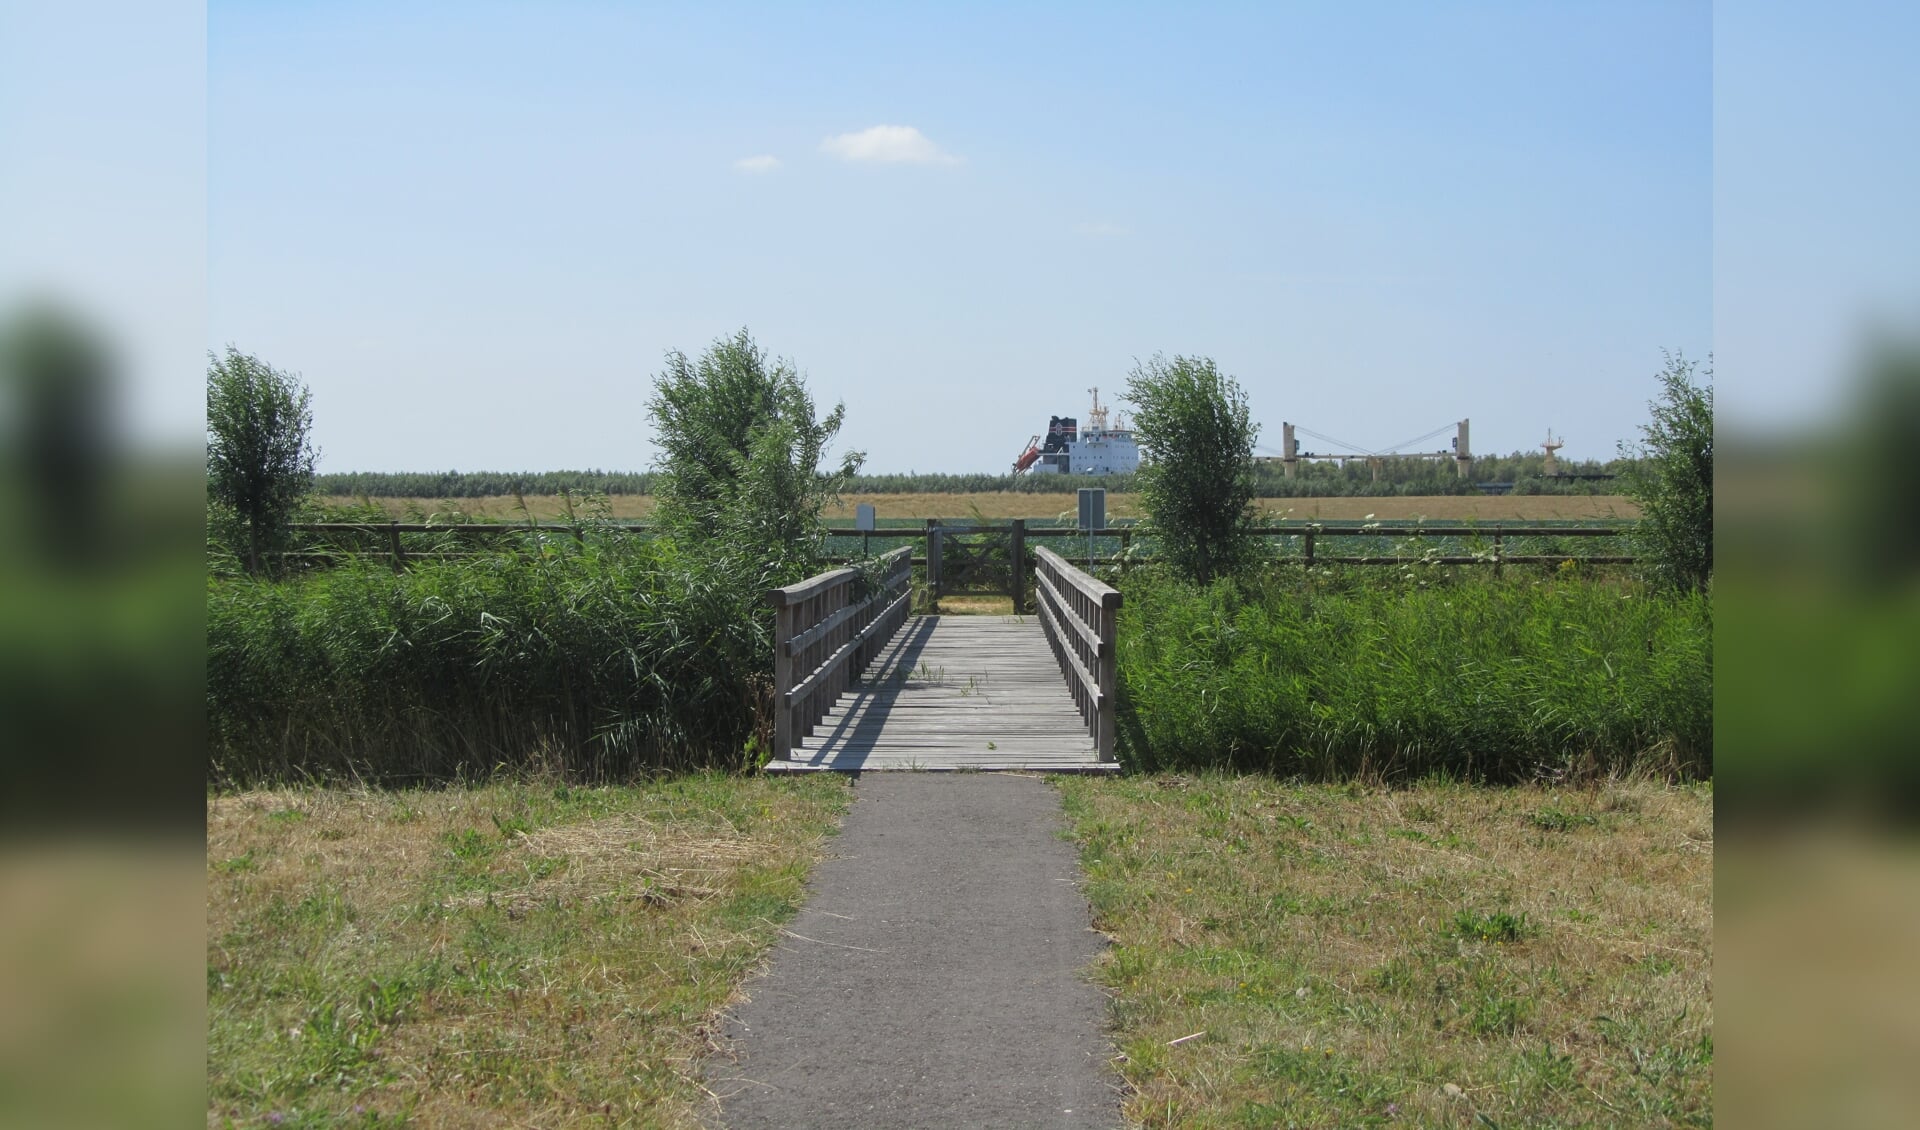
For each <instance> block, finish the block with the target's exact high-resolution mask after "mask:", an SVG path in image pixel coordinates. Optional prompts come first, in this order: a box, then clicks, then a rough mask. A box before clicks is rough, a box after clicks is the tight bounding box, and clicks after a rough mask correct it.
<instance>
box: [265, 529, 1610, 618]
mask: <svg viewBox="0 0 1920 1130" xmlns="http://www.w3.org/2000/svg"><path fill="white" fill-rule="evenodd" d="M600 528H612V529H617V530H620V531H622V532H624V533H630V534H634V535H636V536H638V535H645V534H648V533H651V532H652V529H653V528H652V527H651V526H648V525H643V524H626V523H616V524H613V525H612V526H610V527H604V526H603V527H600ZM292 529H293V530H294V531H295V532H297V533H305V534H310V535H324V536H331V537H339V536H342V535H350V536H354V537H357V538H358V539H360V540H359V543H358V544H355V545H335V546H330V547H327V548H323V549H314V548H309V549H304V550H296V551H292V552H289V553H287V554H285V555H284V556H285V557H287V558H289V559H296V560H299V559H305V560H326V559H331V558H334V557H340V556H381V557H388V558H390V559H391V560H392V562H393V565H394V568H395V569H396V570H398V569H402V568H405V567H406V561H407V558H408V557H409V556H446V557H455V556H461V555H463V554H466V553H476V552H481V550H480V549H478V548H475V549H449V548H445V547H433V548H422V547H418V546H417V545H416V546H415V547H412V548H410V547H409V546H408V545H407V543H406V541H405V540H403V537H402V535H407V536H408V537H412V538H418V537H419V536H421V535H429V534H431V535H446V536H451V537H452V538H453V539H455V540H456V541H459V540H466V539H472V540H474V541H485V540H488V539H492V538H502V537H509V536H513V535H528V534H532V535H535V536H565V537H570V538H574V539H580V538H583V537H584V536H585V529H586V527H583V526H580V525H577V524H574V523H568V522H521V523H516V524H509V523H505V522H499V523H493V522H463V523H455V524H451V525H435V524H432V523H425V522H305V523H296V524H295V525H293V526H292ZM1631 532H1632V527H1631V526H1618V525H1616V526H1518V525H1497V526H1387V525H1381V524H1378V523H1367V524H1357V523H1311V522H1307V523H1295V524H1293V525H1286V526H1259V527H1255V528H1254V529H1253V531H1252V533H1253V534H1254V536H1256V537H1261V538H1295V539H1298V541H1299V551H1298V552H1297V553H1294V554H1289V555H1285V556H1279V555H1276V556H1274V557H1272V558H1270V560H1273V561H1275V562H1277V563H1284V564H1301V565H1306V566H1308V567H1312V566H1316V565H1395V564H1404V563H1406V562H1407V561H1409V560H1417V561H1422V562H1424V563H1429V564H1435V565H1491V566H1493V567H1494V568H1495V570H1496V571H1497V570H1498V569H1499V567H1500V566H1502V565H1551V564H1558V563H1559V562H1562V561H1568V560H1574V561H1581V562H1585V563H1587V564H1592V565H1631V564H1633V563H1634V562H1635V560H1636V558H1634V557H1633V556H1632V555H1629V554H1572V553H1540V552H1521V553H1513V554H1510V553H1508V552H1507V546H1508V544H1509V542H1511V541H1514V540H1522V539H1526V540H1537V539H1562V538H1577V539H1592V538H1619V537H1623V536H1626V535H1628V534H1630V533H1631ZM977 536H991V537H1002V538H1005V539H1007V549H1008V557H1009V569H1010V572H1011V574H1012V576H1013V578H1014V583H1013V584H1012V586H1011V587H1013V588H1015V589H1016V590H1018V591H1021V592H1024V590H1025V587H1026V586H1025V583H1024V577H1023V574H1024V572H1025V570H1026V566H1027V560H1028V557H1029V553H1028V547H1029V546H1030V545H1033V544H1035V543H1037V542H1040V541H1044V540H1060V539H1074V540H1080V541H1087V540H1089V539H1091V540H1092V541H1093V542H1094V543H1106V544H1107V545H1108V546H1109V547H1111V546H1112V544H1113V543H1115V542H1118V544H1119V554H1118V556H1119V557H1120V558H1121V560H1122V561H1123V562H1141V561H1151V560H1153V558H1152V557H1150V556H1149V557H1140V558H1135V557H1133V555H1132V552H1131V550H1132V548H1133V542H1134V539H1135V538H1136V537H1139V538H1143V539H1151V538H1152V536H1153V531H1152V530H1151V529H1150V528H1148V527H1145V526H1106V527H1102V528H1100V529H1096V530H1082V529H1076V528H1074V527H1071V526H1037V525H1031V524H1029V523H1028V521H1026V520H1024V519H1014V520H1013V521H1011V522H1009V523H1006V524H985V525H983V524H974V525H946V524H945V523H943V522H941V520H940V519H938V518H929V519H927V520H926V522H925V523H924V524H923V525H917V526H895V527H888V528H883V529H874V530H859V529H849V528H847V527H843V526H829V527H827V529H826V537H827V538H828V539H829V541H830V542H831V543H835V544H836V545H842V546H846V547H847V548H846V550H845V551H844V552H829V553H827V554H825V555H824V560H826V561H828V562H832V563H846V562H851V561H858V560H864V559H865V558H866V557H868V556H869V555H870V552H869V551H870V550H871V548H872V544H873V542H875V541H879V542H882V543H883V544H884V543H885V542H887V541H888V540H896V541H897V540H916V541H923V542H924V543H925V548H924V550H923V551H922V552H921V554H919V555H917V556H915V557H914V558H913V562H912V563H913V565H914V566H915V567H921V566H925V567H926V568H927V581H928V586H929V588H930V589H933V590H935V591H944V590H945V589H947V588H948V587H949V585H948V582H949V581H951V580H952V578H947V577H945V576H943V573H942V569H941V562H942V560H943V558H945V557H946V556H947V553H946V548H947V546H948V545H950V544H959V543H957V542H956V541H955V539H960V538H967V537H977ZM1330 538H1342V539H1355V538H1365V539H1377V538H1394V539H1402V540H1410V539H1439V540H1450V541H1455V542H1459V541H1471V542H1476V543H1484V544H1486V545H1487V547H1488V551H1487V552H1484V553H1481V552H1473V553H1461V552H1459V551H1458V550H1457V549H1456V550H1455V551H1453V552H1443V553H1439V554H1434V553H1431V552H1429V553H1424V554H1407V553H1395V554H1365V553H1352V552H1347V553H1338V552H1329V550H1330V549H1331V548H1332V547H1331V546H1329V544H1328V539H1330ZM855 540H857V541H858V542H859V546H860V551H859V552H858V553H855V552H853V551H852V547H851V543H852V542H854V541H855ZM1067 548H1069V549H1071V548H1073V547H1071V546H1069V547H1067ZM1097 556H1102V557H1106V556H1111V554H1109V553H1100V554H1097ZM1016 599H1020V598H1018V597H1017V598H1016Z"/></svg>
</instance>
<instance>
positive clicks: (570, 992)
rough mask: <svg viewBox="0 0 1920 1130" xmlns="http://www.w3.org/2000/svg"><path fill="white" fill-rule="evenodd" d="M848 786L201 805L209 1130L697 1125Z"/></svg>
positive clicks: (260, 799)
mask: <svg viewBox="0 0 1920 1130" xmlns="http://www.w3.org/2000/svg"><path fill="white" fill-rule="evenodd" d="M850 795H851V790H850V789H849V788H848V786H847V784H846V783H845V781H844V780H841V779H838V778H813V779H807V780H797V781H794V780H788V781H773V780H769V779H767V778H758V777H754V778H749V777H725V776H720V775H689V776H681V777H677V778H673V779H669V780H663V781H659V782H655V783H650V784H643V785H635V786H630V787H618V788H576V787H567V786H564V785H556V784H550V783H536V782H527V783H517V784H514V783H499V784H492V785H487V786H484V787H458V786H450V787H445V788H439V789H425V790H408V791H391V792H384V791H383V792H373V791H353V790H344V789H303V790H280V791H265V792H245V793H234V794H223V795H216V796H213V797H210V798H209V800H208V802H207V934H206V937H207V1021H208V1033H207V1084H208V1086H207V1106H208V1110H207V1122H208V1125H209V1126H222V1127H224V1126H247V1127H251V1126H282V1127H295V1126H314V1127H317V1126H362V1127H375V1126H396V1125H402V1124H408V1125H422V1126H456V1127H457V1126H541V1127H568V1126H614V1125H622V1126H693V1125H698V1124H699V1121H700V1119H701V1118H702V1117H703V1114H702V1111H703V1105H702V1104H703V1103H706V1102H708V1101H709V1100H708V1096H707V1095H706V1094H705V1092H704V1091H703V1090H702V1089H701V1087H700V1086H699V1083H698V1081H697V1080H698V1071H697V1066H696V1064H697V1061H698V1058H699V1057H700V1056H701V1055H702V1054H703V1053H704V1052H705V1051H706V1050H707V1047H708V1045H707V1032H708V1026H709V1025H710V1023H711V1022H712V1021H713V1019H714V1017H715V1015H716V1013H717V1012H718V1011H719V1010H720V1009H722V1008H723V1007H724V1006H725V1005H726V1004H727V1003H728V1001H729V1000H730V999H731V998H732V996H733V994H734V993H735V991H736V990H737V988H738V986H739V984H740V981H741V980H742V979H743V978H744V977H745V976H746V975H747V974H748V973H749V972H750V971H751V970H752V969H753V968H754V966H755V964H756V963H757V962H758V961H759V960H760V959H761V954H762V952H763V951H764V950H765V949H766V947H767V946H768V945H769V943H771V942H772V941H773V940H774V938H775V937H776V935H777V934H778V933H779V930H780V928H781V924H782V923H784V922H785V921H786V920H787V918H788V917H789V916H790V915H791V914H792V912H793V910H794V909H795V908H796V907H797V906H798V904H799V901H800V899H801V897H802V893H803V884H804V881H805V877H806V873H807V871H808V869H809V868H810V867H811V865H812V863H813V862H814V860H815V859H816V858H817V857H818V855H819V852H820V850H821V844H822V840H823V838H824V837H825V836H826V835H827V834H828V833H829V832H830V830H831V829H832V828H833V827H834V826H835V823H836V821H837V819H838V817H839V815H840V813H841V811H842V810H843V808H844V806H845V805H846V804H847V802H848V800H849V798H850Z"/></svg>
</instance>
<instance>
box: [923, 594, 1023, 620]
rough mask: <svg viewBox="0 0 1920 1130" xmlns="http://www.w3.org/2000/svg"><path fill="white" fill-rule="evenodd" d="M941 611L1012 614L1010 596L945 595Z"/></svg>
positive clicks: (977, 614)
mask: <svg viewBox="0 0 1920 1130" xmlns="http://www.w3.org/2000/svg"><path fill="white" fill-rule="evenodd" d="M940 613H941V614H942V615H945V616H1011V615H1013V598H1012V597H1010V596H953V595H948V596H943V597H941V598H940Z"/></svg>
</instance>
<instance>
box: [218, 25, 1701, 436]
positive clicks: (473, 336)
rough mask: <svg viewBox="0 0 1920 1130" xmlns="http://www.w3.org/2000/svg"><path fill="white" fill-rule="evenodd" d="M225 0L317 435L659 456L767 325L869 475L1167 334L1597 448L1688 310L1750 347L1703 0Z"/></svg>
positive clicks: (229, 126)
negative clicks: (1718, 163)
mask: <svg viewBox="0 0 1920 1130" xmlns="http://www.w3.org/2000/svg"><path fill="white" fill-rule="evenodd" d="M207 32H208V47H207V63H208V83H207V94H206V97H207V105H208V135H207V151H208V165H207V199H208V208H207V217H208V220H207V231H208V244H207V265H208V272H209V280H210V282H209V290H208V309H209V314H208V330H209V341H210V343H211V344H213V345H215V346H220V345H224V344H225V343H227V342H232V343H234V344H236V345H238V346H239V347H240V348H242V349H244V350H247V351H249V352H253V353H256V354H258V355H260V356H261V357H263V358H265V359H267V360H269V361H271V362H272V363H274V364H276V365H279V366H282V367H285V368H290V369H293V370H296V371H298V372H300V373H301V374H302V376H303V377H304V378H305V380H306V381H307V382H308V383H309V385H310V386H311V387H312V389H313V391H314V396H315V404H316V438H317V440H318V442H319V445H320V447H321V448H322V468H323V469H326V470H352V469H364V470H376V469H444V468H449V467H453V468H460V469H482V468H497V469H539V468H559V467H585V466H598V467H604V468H617V469H638V468H642V467H645V466H647V465H648V464H649V463H650V462H651V461H652V458H653V447H652V444H651V442H650V425H649V422H648V419H647V416H646V407H645V404H646V399H647V394H648V388H649V380H650V376H651V374H653V373H655V372H657V371H658V370H659V368H660V362H661V358H662V355H663V353H664V352H665V351H667V350H669V349H676V348H677V349H684V350H687V351H689V352H697V351H698V350H700V349H701V348H702V347H704V346H705V345H706V344H707V343H708V342H709V341H711V340H712V339H713V338H715V337H717V336H719V335H722V334H725V333H729V332H731V331H732V330H735V329H737V328H739V327H740V326H743V325H744V326H747V327H749V328H750V329H751V330H752V332H753V333H754V335H755V336H756V337H757V338H758V339H759V340H760V342H761V343H762V344H763V345H765V346H767V347H768V348H770V349H771V350H773V351H775V352H777V353H780V354H783V355H787V356H790V357H792V358H793V359H794V360H795V361H796V362H797V363H798V364H799V366H800V367H801V368H802V369H803V370H805V371H806V372H807V374H808V376H809V379H810V384H811V386H812V388H813V390H814V392H815V395H816V397H817V398H818V399H819V400H820V401H822V402H823V404H824V403H831V402H833V401H835V400H844V401H845V402H846V403H847V406H848V413H847V424H846V427H845V429H844V431H843V433H842V438H843V443H845V444H847V445H850V446H852V447H855V448H859V449H862V450H865V451H866V452H868V454H869V461H868V466H869V468H870V469H872V470H877V471H905V470H921V471H969V470H999V469H1001V468H1003V467H1004V466H1005V465H1006V464H1007V463H1008V462H1009V461H1010V460H1011V459H1012V458H1013V456H1014V455H1015V454H1017V453H1018V450H1019V447H1020V445H1021V443H1022V441H1024V440H1025V439H1026V437H1027V436H1028V435H1029V434H1031V433H1032V432H1034V431H1035V430H1038V429H1041V428H1043V427H1044V425H1045V422H1046V417H1047V416H1048V415H1049V414H1052V413H1063V414H1081V412H1082V410H1083V409H1084V406H1085V401H1086V391H1085V390H1086V389H1087V388H1088V387H1089V386H1091V385H1099V386H1100V387H1101V388H1102V390H1103V393H1105V394H1107V395H1108V396H1109V397H1110V398H1111V397H1112V396H1113V395H1115V394H1117V393H1118V392H1119V391H1120V390H1121V388H1122V386H1123V385H1124V383H1125V375H1126V373H1127V370H1128V369H1129V368H1130V367H1131V366H1132V364H1133V362H1134V360H1135V359H1136V358H1141V357H1145V356H1147V355H1149V354H1152V353H1154V352H1156V351H1164V352H1166V353H1200V354H1206V355H1208V356H1211V357H1213V358H1214V359H1215V360H1216V361H1218V362H1219V364H1220V365H1221V366H1222V367H1223V368H1224V369H1225V370H1227V371H1228V372H1230V373H1232V374H1234V375H1235V376H1237V377H1238V378H1239V379H1240V381H1241V382H1242V383H1243V384H1244V385H1245V386H1246V388H1247V389H1248V391H1249V393H1250V396H1251V399H1252V403H1253V408H1254V414H1255V417H1256V419H1258V420H1260V421H1261V422H1262V423H1263V425H1264V435H1263V443H1265V444H1269V445H1275V446H1277V444H1278V442H1279V432H1280V423H1281V421H1282V420H1292V421H1294V422H1296V423H1300V424H1304V425H1306V426H1308V427H1310V428H1313V429H1315V430H1318V431H1322V432H1326V433H1330V434H1332V435H1336V436H1341V437H1345V438H1349V439H1352V440H1354V441H1356V442H1357V443H1360V444H1363V445H1367V446H1384V445H1387V444H1390V443H1393V442H1395V441H1398V440H1401V439H1404V438H1406V437H1408V436H1412V435H1417V434H1420V433H1422V432H1426V431H1429V430H1431V429H1433V428H1435V427H1438V426H1440V425H1442V424H1445V423H1447V422H1449V421H1451V420H1455V419H1458V418H1460V417H1462V416H1466V417H1471V418H1472V420H1473V430H1474V442H1475V447H1476V448H1477V449H1478V450H1481V451H1499V452H1506V451H1510V450H1513V449H1516V448H1521V447H1531V446H1532V445H1535V444H1537V443H1539V442H1540V440H1541V439H1543V438H1544V437H1545V433H1546V431H1547V429H1548V428H1549V427H1552V428H1553V429H1554V430H1555V431H1556V432H1557V433H1564V434H1565V436H1566V437H1567V448H1566V450H1565V452H1563V454H1564V455H1570V456H1576V457H1589V456H1591V457H1605V456H1608V455H1610V454H1612V452H1613V450H1614V447H1615V444H1616V442H1617V441H1619V440H1621V439H1626V438H1631V437H1632V436H1633V435H1634V434H1635V429H1636V428H1637V426H1638V425H1639V423H1641V422H1642V421H1643V420H1644V418H1645V404H1646V401H1647V399H1648V397H1649V396H1650V395H1651V394H1652V391H1653V380H1652V376H1653V373H1654V372H1655V371H1656V370H1657V369H1658V368H1659V367H1660V364H1661V360H1662V358H1661V351H1662V350H1663V349H1670V350H1684V351H1685V352H1686V353H1687V354H1689V355H1692V356H1704V355H1705V354H1706V353H1707V352H1708V351H1709V350H1710V349H1711V348H1712V346H1713V341H1712V333H1713V329H1714V326H1713V315H1714V310H1713V284H1714V274H1713V272H1714V269H1715V259H1714V246H1713V242H1712V241H1713V236H1714V213H1713V207H1714V191H1713V164H1712V162H1713V158H1714V134H1713V127H1714V104H1713V95H1714V73H1713V47H1714V43H1713V32H1714V28H1713V20H1712V11H1711V9H1710V7H1709V6H1708V5H1706V4H1702V3H1658V4H1651V3H1650V4H1630V3H1605V4H1581V5H1575V4H1569V5H1561V4H1538V3H1523V4H1467V5H1447V6H1439V5H1430V4H1403V5H1392V4H1369V5H1350V4H1324V5H1289V6H1270V5H1250V6H1244V7H1209V8H1207V9H1206V10H1204V11H1201V12H1194V11H1189V10H1186V9H1184V8H1182V9H1175V8H1172V7H1163V8H1159V9H1151V8H1145V7H1138V6H1132V7H1125V8H1119V9H1112V10H1110V9H1109V8H1107V7H1105V6H1074V7H1070V6H1055V7H1050V8H1049V9H1048V10H1047V11H1046V12H1044V13H1034V12H1027V11H1023V10H1021V9H1020V8H1017V7H1003V8H975V9H972V10H969V11H966V12H964V13H963V12H958V11H953V12H944V13H942V12H926V11H917V10H912V9H905V8H902V9H898V10H896V9H894V8H889V7H880V6H874V7H840V8H831V9H820V8H816V7H814V6H811V5H809V6H806V7H804V8H802V7H800V6H767V7H755V6H739V5H733V6H727V7H726V8H724V9H718V8H715V7H713V6H701V7H697V8H696V7H684V6H683V7H674V8H660V7H651V6H646V7H643V6H627V5H579V4H540V5H520V6H513V5H479V6H474V5H445V6H442V5H430V4H415V5H407V6H392V5H374V4H368V5H352V4H325V5H320V4H313V5H298V4H273V5H262V4H244V5H241V4H215V5H213V6H212V7H211V8H210V9H209V11H208V15H207ZM881 126H887V127H895V128H894V129H893V130H892V131H890V132H879V133H876V132H870V131H873V130H874V129H875V127H881ZM834 139H839V140H834ZM888 157H893V158H899V159H894V160H885V159H881V158H888ZM755 158H771V159H772V160H761V161H757V162H756V161H753V160H752V159H755ZM742 162H747V163H746V164H744V165H743V164H742Z"/></svg>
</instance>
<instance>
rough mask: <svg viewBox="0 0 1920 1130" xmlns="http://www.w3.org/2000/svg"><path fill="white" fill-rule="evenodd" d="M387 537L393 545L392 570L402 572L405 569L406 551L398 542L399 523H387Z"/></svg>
mask: <svg viewBox="0 0 1920 1130" xmlns="http://www.w3.org/2000/svg"><path fill="white" fill-rule="evenodd" d="M387 537H388V539H389V541H390V543H391V545H392V546H393V571H394V572H396V573H404V572H406V569H407V551H406V549H405V547H403V546H402V545H401V544H400V523H398V522H388V523H387Z"/></svg>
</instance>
